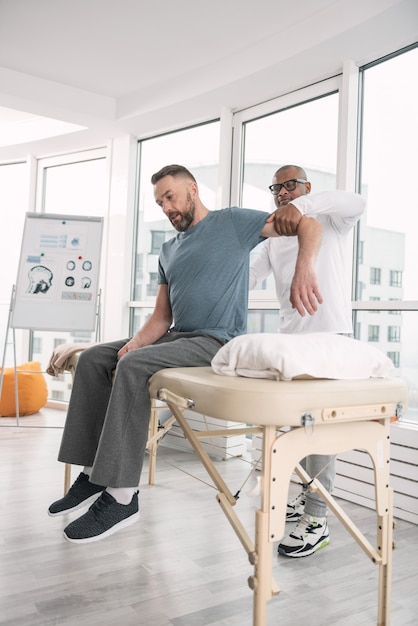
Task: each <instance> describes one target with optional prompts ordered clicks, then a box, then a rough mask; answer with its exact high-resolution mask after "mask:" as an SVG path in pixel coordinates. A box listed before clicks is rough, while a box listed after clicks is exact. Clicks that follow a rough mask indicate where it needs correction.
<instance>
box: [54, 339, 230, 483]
mask: <svg viewBox="0 0 418 626" xmlns="http://www.w3.org/2000/svg"><path fill="white" fill-rule="evenodd" d="M127 341H128V340H127V339H125V340H120V341H113V342H111V343H104V344H99V345H96V346H92V347H91V348H89V349H87V350H85V351H84V352H82V353H81V355H80V358H79V361H78V364H77V369H76V373H75V378H74V384H73V390H72V393H71V399H70V403H69V406H68V413H67V419H66V422H65V428H64V433H63V436H62V441H61V447H60V451H59V455H58V460H59V461H62V462H63V463H70V464H74V465H81V466H87V467H92V468H93V469H92V473H91V477H90V479H91V481H92V482H93V483H96V484H97V485H103V486H105V487H136V486H137V485H138V484H139V480H140V477H141V471H142V465H143V460H144V454H145V448H146V443H147V440H148V427H149V419H150V410H151V400H150V396H149V390H148V384H149V379H150V378H151V376H152V375H153V374H154V373H155V372H157V371H159V370H161V369H164V368H167V367H200V366H205V365H210V363H211V360H212V358H213V357H214V355H215V354H216V352H217V351H218V350H219V348H220V347H221V346H222V345H223V341H222V340H218V339H216V338H215V337H211V336H208V335H198V334H196V333H167V334H166V335H164V336H163V337H162V338H161V339H159V340H158V341H157V342H156V343H154V344H152V345H150V346H146V347H144V348H140V349H138V350H132V351H131V352H128V353H127V354H125V355H124V356H123V358H122V359H120V361H118V360H117V353H118V351H119V350H120V349H121V348H122V346H124V345H125V343H126V342H127ZM113 374H115V377H114V379H113Z"/></svg>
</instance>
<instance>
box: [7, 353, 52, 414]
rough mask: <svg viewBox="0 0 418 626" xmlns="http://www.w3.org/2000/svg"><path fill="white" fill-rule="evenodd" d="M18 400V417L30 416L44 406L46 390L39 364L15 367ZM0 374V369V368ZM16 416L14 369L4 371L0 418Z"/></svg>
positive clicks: (31, 363) (25, 364)
mask: <svg viewBox="0 0 418 626" xmlns="http://www.w3.org/2000/svg"><path fill="white" fill-rule="evenodd" d="M16 370H17V382H18V398H19V415H32V414H33V413H37V412H38V411H39V409H41V408H42V407H43V406H45V404H46V401H47V399H48V388H47V384H46V380H45V377H44V375H43V374H42V369H41V364H40V363H38V361H30V362H29V363H23V364H22V365H18V366H17V367H16ZM0 374H1V368H0ZM15 415H16V402H15V380H14V368H13V367H8V368H5V369H4V376H3V388H2V391H1V398H0V417H12V416H15Z"/></svg>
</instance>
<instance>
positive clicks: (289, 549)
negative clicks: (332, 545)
mask: <svg viewBox="0 0 418 626" xmlns="http://www.w3.org/2000/svg"><path fill="white" fill-rule="evenodd" d="M328 544H329V531H328V522H327V518H326V517H312V515H308V514H307V513H304V514H303V515H302V517H301V518H300V520H299V521H298V523H297V525H296V527H295V529H294V530H293V531H292V532H291V533H290V535H289V536H288V537H286V539H284V540H283V541H282V542H281V543H280V544H279V547H278V549H277V551H278V553H279V554H281V555H282V556H290V557H295V558H298V557H302V556H309V555H311V554H313V553H314V552H316V551H317V550H319V549H320V548H324V547H325V546H327V545H328Z"/></svg>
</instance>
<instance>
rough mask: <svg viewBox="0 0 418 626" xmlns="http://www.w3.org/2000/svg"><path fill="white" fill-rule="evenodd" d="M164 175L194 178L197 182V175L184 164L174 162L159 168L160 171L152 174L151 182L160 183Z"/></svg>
mask: <svg viewBox="0 0 418 626" xmlns="http://www.w3.org/2000/svg"><path fill="white" fill-rule="evenodd" d="M164 176H174V177H176V176H182V177H183V178H188V179H189V180H192V181H193V182H194V183H195V182H196V179H195V177H194V176H193V174H192V173H191V172H189V170H188V169H187V167H184V165H175V164H174V165H165V166H164V167H162V168H161V169H160V170H158V172H155V174H153V175H152V176H151V183H152V184H153V185H155V184H156V183H158V181H159V180H161V179H162V178H164Z"/></svg>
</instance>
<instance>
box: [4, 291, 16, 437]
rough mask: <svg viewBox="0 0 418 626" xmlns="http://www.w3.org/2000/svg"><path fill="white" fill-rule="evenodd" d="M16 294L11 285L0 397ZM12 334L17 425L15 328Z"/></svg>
mask: <svg viewBox="0 0 418 626" xmlns="http://www.w3.org/2000/svg"><path fill="white" fill-rule="evenodd" d="M15 296H16V285H13V287H12V293H11V296H10V306H9V315H8V317H7V328H6V337H5V340H4V350H3V361H2V365H1V375H0V398H1V395H2V392H3V379H4V365H5V363H6V350H7V340H8V338H9V330H10V326H11V319H12V313H13V304H14V301H15ZM12 336H13V342H12V343H13V373H14V383H15V404H16V425H17V426H19V383H18V380H17V369H16V367H17V366H16V334H15V329H14V328H12Z"/></svg>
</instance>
